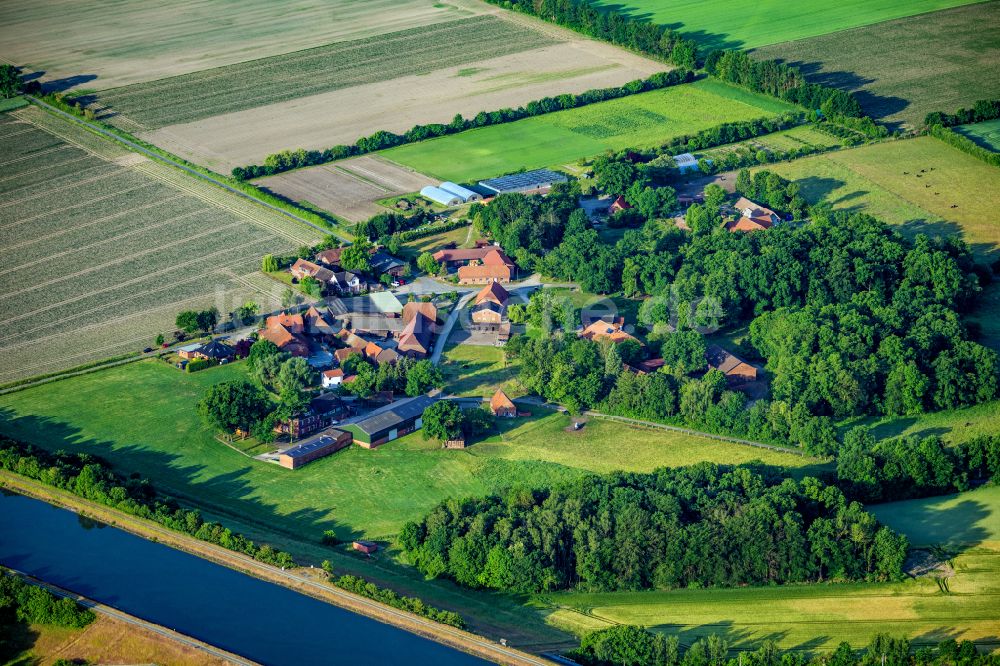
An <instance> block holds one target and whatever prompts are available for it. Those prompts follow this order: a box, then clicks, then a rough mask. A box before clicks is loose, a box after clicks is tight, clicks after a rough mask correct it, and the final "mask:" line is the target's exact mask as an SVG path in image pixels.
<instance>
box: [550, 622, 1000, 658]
mask: <svg viewBox="0 0 1000 666" xmlns="http://www.w3.org/2000/svg"><path fill="white" fill-rule="evenodd" d="M730 647H731V646H730V644H729V642H728V641H727V640H726V639H725V638H723V637H722V636H718V635H716V634H711V635H709V636H705V637H703V638H699V639H697V640H695V641H694V642H692V643H691V644H690V645H689V646H687V647H686V648H683V647H682V645H681V643H680V641H679V640H678V637H677V636H667V635H665V634H662V633H659V632H656V633H654V632H651V631H649V630H647V629H644V628H643V627H636V626H633V625H616V626H613V627H608V628H607V629H601V630H599V631H595V632H592V633H590V634H587V635H586V636H584V638H583V640H582V641H581V642H580V647H579V648H577V649H576V650H574V651H573V652H571V653H570V655H569V656H570V657H571V658H572V659H573V660H574V661H576V662H578V663H580V664H584V666H958V665H960V666H995V665H996V664H997V663H1000V660H998V658H997V656H996V655H991V654H988V653H981V652H979V651H978V650H977V649H976V645H975V643H973V642H972V641H968V640H966V641H962V642H961V643H959V642H958V641H956V640H955V639H948V640H945V641H942V642H940V643H938V644H937V646H935V647H922V648H920V649H918V650H916V651H915V652H911V649H910V641H909V640H908V639H907V638H905V637H895V636H891V635H889V634H876V635H874V636H872V638H871V640H870V641H869V643H868V646H867V647H866V648H865V649H863V650H855V649H854V648H852V647H851V645H850V644H849V643H846V642H845V643H841V644H840V645H838V646H837V649H836V650H834V651H833V652H832V653H819V654H816V655H815V656H813V657H811V658H810V657H809V656H808V655H807V653H806V652H804V651H802V650H793V651H789V652H782V651H781V650H780V649H778V646H777V645H776V644H775V643H774V641H771V640H766V641H764V642H762V643H760V644H759V645H757V646H756V647H755V648H754V649H751V650H746V649H741V651H740V653H739V656H738V657H730V656H729V653H730Z"/></svg>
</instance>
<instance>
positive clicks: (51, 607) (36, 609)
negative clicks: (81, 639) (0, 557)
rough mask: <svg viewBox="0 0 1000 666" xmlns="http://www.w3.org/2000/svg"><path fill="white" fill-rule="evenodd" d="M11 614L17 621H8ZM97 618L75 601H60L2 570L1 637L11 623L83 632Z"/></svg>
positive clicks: (0, 575) (1, 642) (61, 599)
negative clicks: (48, 626)
mask: <svg viewBox="0 0 1000 666" xmlns="http://www.w3.org/2000/svg"><path fill="white" fill-rule="evenodd" d="M8 613H9V614H10V615H11V616H13V617H11V618H8V617H4V616H5V615H7V614H8ZM95 618H96V616H95V615H94V612H93V611H92V610H89V609H87V608H84V607H83V606H81V605H80V604H78V603H77V602H76V601H75V600H73V599H70V598H67V597H62V598H60V597H57V596H56V595H54V594H52V593H51V592H49V591H48V590H46V589H44V588H42V587H39V586H37V585H32V584H31V583H28V582H27V581H25V580H23V579H21V578H20V577H18V576H16V575H14V574H12V573H8V572H7V571H6V570H5V569H3V568H0V635H2V634H3V633H4V632H3V629H4V627H5V625H6V624H8V621H9V620H11V619H12V620H14V621H17V622H24V623H26V624H46V625H50V626H54V627H67V628H70V629H81V628H83V627H86V626H87V625H88V624H90V623H91V622H93V621H94V619H95ZM2 646H3V640H2V639H0V647H2ZM0 654H3V652H0Z"/></svg>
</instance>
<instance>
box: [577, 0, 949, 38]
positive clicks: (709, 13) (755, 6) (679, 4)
mask: <svg viewBox="0 0 1000 666" xmlns="http://www.w3.org/2000/svg"><path fill="white" fill-rule="evenodd" d="M965 2H968V0H915V1H913V2H905V3H901V2H890V3H873V2H865V1H864V0H847V1H846V2H840V3H835V4H832V3H827V2H820V1H819V0H806V1H805V2H798V3H788V2H781V0H764V1H763V2H748V0H724V1H723V2H713V3H706V2H698V1H697V0H624V2H611V0H598V2H597V3H596V4H598V5H608V6H614V7H615V8H616V9H617V10H618V11H626V12H628V13H631V14H633V15H635V16H639V17H643V18H648V19H649V20H651V21H653V22H655V23H661V24H664V25H669V26H670V27H672V28H675V29H676V30H679V31H681V32H682V33H685V34H686V35H687V36H688V37H692V38H694V39H697V40H698V41H699V42H700V43H701V44H702V45H703V46H704V47H705V48H706V49H712V48H750V47H754V46H763V45H764V44H776V43H778V42H786V41H789V40H793V39H802V38H804V37H813V36H815V35H825V34H827V33H830V32H836V31H838V30H844V29H846V28H853V27H856V26H861V25H868V24H871V23H878V22H879V21H886V20H889V19H894V18H899V17H901V16H910V15H912V14H919V13H921V12H932V11H934V10H937V9H943V8H945V7H954V6H956V5H961V4H965Z"/></svg>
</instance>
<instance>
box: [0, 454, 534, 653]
mask: <svg viewBox="0 0 1000 666" xmlns="http://www.w3.org/2000/svg"><path fill="white" fill-rule="evenodd" d="M4 485H7V486H9V487H10V488H11V489H12V490H14V491H15V492H21V493H24V494H28V495H30V496H32V497H35V498H36V499H41V500H42V501H45V502H48V503H50V504H55V505H57V506H62V507H63V508H66V509H69V510H70V511H73V512H74V513H81V508H82V509H84V510H85V511H87V510H89V513H90V516H91V517H93V518H95V519H96V520H100V521H101V522H109V516H110V517H112V518H117V519H115V520H111V521H110V522H112V524H113V525H114V526H115V527H116V528H118V529H121V530H125V531H127V532H131V533H132V534H136V535H137V536H141V537H143V538H146V539H149V538H155V539H156V540H158V541H160V542H161V543H163V544H165V545H167V546H170V547H171V548H176V549H178V550H182V551H185V552H188V553H191V554H193V555H197V556H198V557H203V558H205V559H207V560H209V561H212V562H215V563H216V564H219V565H221V566H227V567H229V568H230V569H235V570H236V571H242V572H243V573H245V574H247V575H251V576H255V577H256V578H259V579H261V580H265V581H268V582H271V583H275V584H278V585H284V586H285V587H287V588H289V589H292V590H295V591H297V592H299V593H300V594H308V595H309V596H311V597H313V598H315V599H319V600H320V601H325V602H327V603H331V604H333V605H335V606H339V607H340V608H344V609H345V610H348V611H351V612H354V613H358V614H359V615H364V616H366V617H369V618H372V619H374V620H378V621H380V622H385V623H387V624H391V625H393V626H395V627H398V628H400V629H402V630H404V631H409V632H410V633H414V634H417V635H418V636H423V637H424V638H428V639H430V640H436V641H437V642H439V643H443V644H444V645H447V646H449V647H452V648H454V649H457V650H462V651H464V652H468V653H469V654H472V655H475V656H478V657H481V658H484V659H487V660H489V661H493V662H496V663H498V664H507V665H510V666H552V662H551V661H548V660H546V659H543V658H541V657H537V656H535V655H533V654H530V653H527V652H523V651H521V650H517V649H515V648H510V647H507V646H505V645H500V644H498V643H496V642H494V641H491V640H489V639H486V638H483V637H482V636H478V635H476V634H473V633H471V632H468V631H464V630H462V629H456V628H454V627H451V626H449V625H446V624H441V623H439V622H435V621H433V620H428V619H427V618H424V617H421V616H419V615H414V614H412V613H407V612H406V611H401V610H397V609H395V608H393V607H392V606H386V605H384V604H381V603H379V602H377V601H373V600H371V599H368V598H367V597H362V596H359V595H356V594H353V593H350V592H347V591H345V590H341V589H339V588H337V587H335V586H333V585H330V584H327V583H317V582H316V581H314V580H312V579H310V578H307V577H305V576H300V575H298V574H295V573H292V572H291V571H286V570H285V569H282V568H280V567H274V566H271V565H269V564H264V563H263V562H258V561H257V560H255V559H253V558H251V557H248V556H246V555H243V554H242V553H237V552H235V551H232V550H228V549H226V548H223V547H222V546H216V545H215V544H212V543H209V542H207V541H199V540H198V539H195V538H194V537H191V536H188V535H187V534H184V533H182V532H175V531H173V530H170V529H167V528H165V527H161V526H160V525H157V524H156V523H153V522H150V521H148V520H143V519H141V518H137V517H135V516H132V515H129V514H126V513H123V512H121V511H119V510H117V509H113V508H111V507H108V506H105V505H103V504H97V503H96V502H93V501H91V500H88V499H85V498H82V497H79V496H77V495H73V494H71V493H68V492H67V491H64V490H60V489H58V488H53V487H52V486H47V485H45V484H44V483H40V482H38V481H35V480H34V479H29V478H27V477H24V476H21V475H19V474H15V473H13V472H7V471H3V470H0V486H4ZM188 544H190V545H189V546H188ZM334 600H336V601H334Z"/></svg>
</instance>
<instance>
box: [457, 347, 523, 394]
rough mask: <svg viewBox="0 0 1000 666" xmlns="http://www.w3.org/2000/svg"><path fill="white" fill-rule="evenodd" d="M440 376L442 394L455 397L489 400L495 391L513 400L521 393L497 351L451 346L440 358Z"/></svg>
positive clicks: (499, 352) (493, 348)
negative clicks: (451, 394)
mask: <svg viewBox="0 0 1000 666" xmlns="http://www.w3.org/2000/svg"><path fill="white" fill-rule="evenodd" d="M441 372H442V373H443V374H444V378H445V390H446V391H448V392H449V393H454V394H455V395H463V396H473V395H477V396H483V397H489V396H491V395H493V393H494V392H495V391H496V390H497V389H498V388H502V389H503V390H504V392H506V393H507V395H509V396H512V397H514V396H518V395H521V394H523V393H524V391H523V390H521V389H519V387H518V385H517V382H516V381H515V371H514V369H513V368H511V367H508V366H507V364H506V363H505V361H504V357H503V349H502V348H500V347H482V346H478V345H450V346H449V347H447V348H446V349H445V350H444V354H442V356H441Z"/></svg>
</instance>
